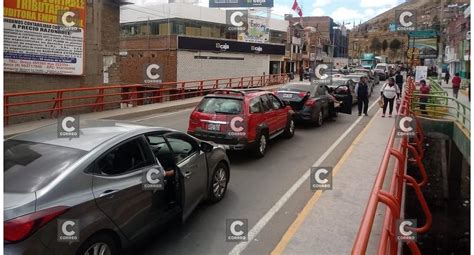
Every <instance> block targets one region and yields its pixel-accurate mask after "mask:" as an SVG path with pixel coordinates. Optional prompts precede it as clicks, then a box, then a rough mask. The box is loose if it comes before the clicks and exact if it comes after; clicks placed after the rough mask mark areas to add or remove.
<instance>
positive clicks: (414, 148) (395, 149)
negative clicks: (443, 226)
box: [352, 78, 432, 255]
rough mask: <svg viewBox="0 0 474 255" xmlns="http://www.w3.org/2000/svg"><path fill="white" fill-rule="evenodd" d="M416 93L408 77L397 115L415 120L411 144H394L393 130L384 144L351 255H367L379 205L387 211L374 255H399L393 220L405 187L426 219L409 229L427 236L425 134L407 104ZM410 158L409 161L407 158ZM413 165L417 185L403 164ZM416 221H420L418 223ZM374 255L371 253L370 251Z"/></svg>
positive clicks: (412, 246)
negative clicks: (418, 177)
mask: <svg viewBox="0 0 474 255" xmlns="http://www.w3.org/2000/svg"><path fill="white" fill-rule="evenodd" d="M414 90H415V84H414V82H413V79H411V78H409V79H408V81H407V86H406V90H405V94H404V96H403V98H402V102H401V105H400V109H399V112H398V114H399V115H402V116H407V115H410V116H411V117H413V118H414V119H415V121H416V124H417V125H416V136H415V137H414V139H413V141H414V142H410V141H409V139H408V138H407V137H402V138H400V139H401V140H400V143H399V144H398V145H396V144H395V141H396V129H395V127H394V128H393V129H392V132H391V134H390V138H389V141H388V144H387V148H386V151H385V154H384V157H383V160H382V163H381V165H380V168H379V172H378V174H377V177H376V180H375V184H374V187H373V189H372V192H371V194H370V198H369V202H368V204H367V207H366V209H365V213H364V217H363V218H362V222H361V224H360V228H359V232H358V233H357V236H356V239H355V242H354V246H353V248H352V254H353V255H360V254H366V252H367V246H368V242H369V238H370V234H371V231H372V226H373V223H374V219H375V215H376V211H377V207H378V205H379V204H380V203H383V204H385V205H386V206H387V207H388V210H386V212H385V218H384V222H383V227H382V233H381V238H380V242H379V246H378V251H377V254H384V255H385V254H391V255H395V254H397V252H398V248H399V246H398V242H397V237H396V231H395V230H396V220H397V219H400V217H401V216H400V215H401V214H402V211H401V209H402V202H403V201H402V199H403V191H404V190H403V188H404V185H405V184H407V185H408V186H410V187H412V188H413V189H414V190H415V194H416V196H417V198H418V200H419V202H420V205H421V207H422V210H423V213H424V214H425V217H426V220H425V223H424V225H423V226H421V227H417V228H412V229H411V230H412V231H415V232H417V233H419V234H422V233H426V232H427V231H428V230H429V229H430V227H431V223H432V215H431V212H430V210H429V208H428V204H427V203H426V200H425V198H424V196H423V193H422V192H421V187H423V186H424V185H426V183H427V182H428V176H427V174H426V171H425V168H424V166H423V163H422V159H423V140H424V134H423V130H422V129H421V125H419V122H418V119H417V118H416V117H415V115H414V113H413V112H412V111H411V110H410V104H411V101H412V100H413V96H412V95H413V91H414ZM409 155H410V157H411V158H408V157H409ZM392 156H393V157H394V158H395V159H396V162H395V168H394V171H393V173H392V174H391V178H392V179H391V182H390V187H389V190H388V191H385V190H383V184H384V180H385V177H386V175H387V171H388V166H389V161H390V158H391V157H392ZM407 163H410V164H412V163H416V164H417V166H418V169H419V171H420V173H421V176H422V180H421V181H420V182H418V181H417V180H415V179H414V178H413V177H411V176H409V175H407V173H406V164H407ZM418 222H419V221H418ZM407 245H408V247H409V249H410V251H411V252H412V254H420V250H419V248H418V245H417V244H416V243H415V242H413V241H409V242H407ZM369 253H370V254H373V252H369Z"/></svg>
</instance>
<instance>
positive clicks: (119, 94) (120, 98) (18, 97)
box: [3, 74, 288, 125]
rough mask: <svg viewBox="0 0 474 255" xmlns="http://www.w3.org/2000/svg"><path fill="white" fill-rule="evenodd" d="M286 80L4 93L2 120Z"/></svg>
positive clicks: (263, 77) (271, 77)
mask: <svg viewBox="0 0 474 255" xmlns="http://www.w3.org/2000/svg"><path fill="white" fill-rule="evenodd" d="M286 82H288V75H287V74H272V75H260V76H247V77H230V78H219V79H209V80H197V81H180V82H164V83H160V84H158V85H152V84H131V85H107V86H96V87H85V88H68V89H53V90H42V91H29V92H14V93H5V94H4V106H3V113H4V122H5V125H8V123H9V122H10V120H11V119H12V118H15V117H24V116H30V117H33V116H34V117H38V116H41V117H42V118H48V117H49V118H56V117H58V116H61V115H63V113H64V111H73V112H74V111H75V112H79V113H84V112H97V111H104V110H108V109H116V108H119V107H121V105H125V106H126V107H134V106H137V105H142V104H152V103H161V102H165V101H173V100H180V99H185V98H190V97H196V96H203V95H205V94H207V93H209V92H210V91H212V90H214V89H222V88H255V87H266V86H269V85H275V84H282V83H286Z"/></svg>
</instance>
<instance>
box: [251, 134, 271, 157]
mask: <svg viewBox="0 0 474 255" xmlns="http://www.w3.org/2000/svg"><path fill="white" fill-rule="evenodd" d="M267 146H268V136H267V134H266V133H265V132H261V133H260V135H259V136H258V137H257V140H256V141H255V146H254V149H253V155H254V156H255V157H256V158H263V157H264V156H265V152H266V151H267Z"/></svg>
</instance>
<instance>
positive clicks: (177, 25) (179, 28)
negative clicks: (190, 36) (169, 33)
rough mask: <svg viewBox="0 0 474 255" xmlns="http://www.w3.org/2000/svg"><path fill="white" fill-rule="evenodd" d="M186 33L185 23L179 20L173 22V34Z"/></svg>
mask: <svg viewBox="0 0 474 255" xmlns="http://www.w3.org/2000/svg"><path fill="white" fill-rule="evenodd" d="M184 33H185V29H184V24H183V23H181V22H179V21H176V22H173V34H175V35H183V34H184Z"/></svg>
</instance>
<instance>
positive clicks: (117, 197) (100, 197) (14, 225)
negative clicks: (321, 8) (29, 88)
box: [4, 70, 375, 255]
mask: <svg viewBox="0 0 474 255" xmlns="http://www.w3.org/2000/svg"><path fill="white" fill-rule="evenodd" d="M359 71H360V72H359ZM365 75H367V76H369V77H370V78H371V82H372V83H371V84H372V89H371V90H373V86H374V83H375V80H374V77H372V76H370V73H367V72H365V71H364V70H356V72H354V73H352V74H350V75H347V76H340V77H334V78H333V81H332V83H331V84H328V85H327V86H326V85H317V86H315V85H312V84H311V83H309V82H292V83H289V84H286V85H284V86H282V87H281V88H279V89H278V90H277V91H274V92H270V91H266V90H261V89H239V90H234V89H223V90H216V91H214V92H212V93H210V94H208V95H206V96H205V97H204V98H203V99H202V101H201V102H200V103H199V105H198V106H196V108H195V109H194V110H193V111H192V113H191V115H190V118H189V125H188V129H187V133H183V132H179V131H176V130H172V129H167V128H161V127H153V126H147V125H139V124H136V123H126V122H120V121H112V120H94V121H82V122H81V123H80V137H79V138H73V139H65V138H58V135H57V125H50V126H46V127H42V128H39V129H36V130H33V131H29V132H26V133H23V134H20V135H17V136H14V137H12V138H9V139H7V140H6V141H5V142H4V147H5V153H4V165H5V170H4V178H5V181H4V184H5V190H4V191H5V193H4V244H5V245H4V251H5V253H6V254H81V255H82V254H119V253H120V251H121V249H123V248H125V247H127V246H129V245H130V244H132V243H133V242H135V241H136V240H138V239H140V238H142V237H144V236H146V235H147V234H148V233H150V231H153V230H155V229H156V228H160V227H162V226H164V224H166V223H167V222H169V221H170V220H172V219H176V218H179V219H181V220H182V221H184V220H186V218H187V217H189V215H190V214H191V212H192V211H193V210H194V209H195V208H196V207H197V206H198V205H199V204H200V203H202V202H210V203H216V202H218V201H220V200H222V199H223V197H224V196H225V194H226V190H227V186H228V183H229V180H230V174H231V170H230V169H231V164H230V162H229V159H228V157H227V155H226V150H228V149H231V150H247V151H249V152H250V154H251V155H253V156H255V157H257V158H262V157H264V156H265V153H266V151H267V149H268V142H269V140H270V139H273V138H275V137H278V136H284V137H286V138H291V137H293V136H294V134H295V123H296V122H307V123H311V124H313V125H315V126H321V125H322V124H323V123H324V120H325V119H327V118H334V117H337V116H338V113H346V114H351V113H352V105H353V103H354V102H355V99H356V97H355V95H354V87H355V82H357V81H358V79H360V77H362V76H365ZM153 185H155V186H153ZM149 187H152V188H149ZM74 237H75V238H76V239H74Z"/></svg>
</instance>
